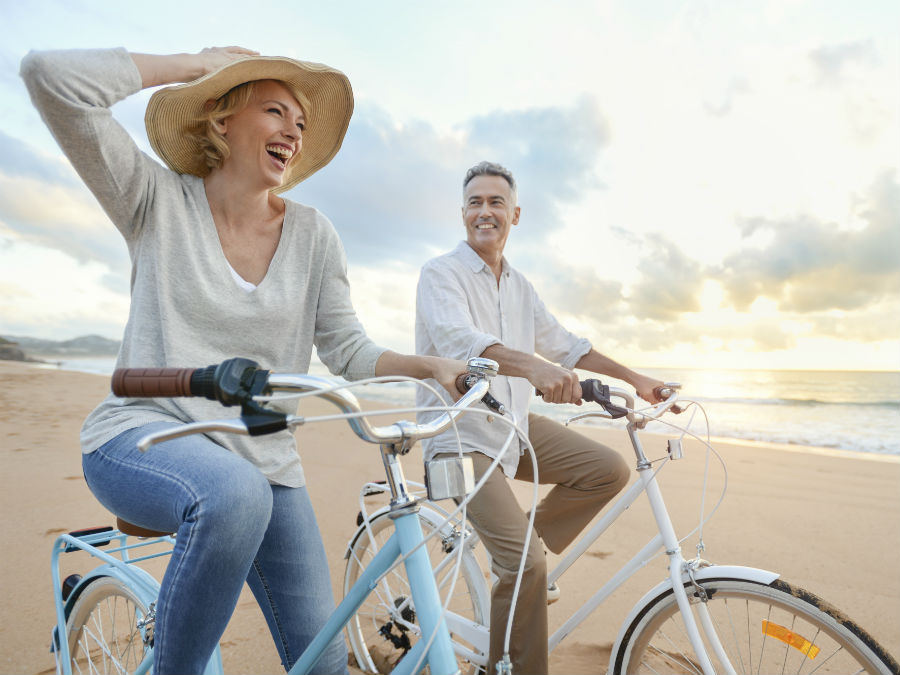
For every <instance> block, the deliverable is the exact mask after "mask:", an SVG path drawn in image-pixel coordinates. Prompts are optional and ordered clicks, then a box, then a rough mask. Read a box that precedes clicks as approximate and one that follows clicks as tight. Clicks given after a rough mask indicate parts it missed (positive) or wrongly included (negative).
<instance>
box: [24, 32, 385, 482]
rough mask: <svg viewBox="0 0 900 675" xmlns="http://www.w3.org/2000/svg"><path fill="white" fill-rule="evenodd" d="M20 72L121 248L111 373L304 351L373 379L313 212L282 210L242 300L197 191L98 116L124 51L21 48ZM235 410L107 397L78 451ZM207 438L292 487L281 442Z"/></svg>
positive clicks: (290, 459)
mask: <svg viewBox="0 0 900 675" xmlns="http://www.w3.org/2000/svg"><path fill="white" fill-rule="evenodd" d="M21 75H22V77H23V79H24V80H25V84H26V86H27V87H28V91H29V93H30V94H31V98H32V101H33V102H34V104H35V106H36V107H37V109H38V110H39V111H40V113H41V116H42V117H43V119H44V121H45V122H46V123H47V126H48V127H49V128H50V130H51V132H52V133H53V135H54V136H55V138H56V140H57V142H58V143H59V145H60V147H61V148H62V150H63V152H64V153H65V154H66V156H67V157H68V158H69V160H70V161H71V163H72V165H73V166H74V167H75V170H76V171H77V172H78V174H79V175H80V176H81V178H82V179H83V180H84V182H85V184H86V185H87V186H88V188H89V189H90V190H91V192H93V193H94V195H95V196H96V198H97V199H98V200H99V202H100V204H101V205H102V207H103V209H104V210H105V211H106V213H107V215H108V216H109V218H110V219H111V220H112V222H113V223H114V224H115V226H116V227H117V228H118V230H119V231H120V232H121V233H122V236H124V237H125V241H126V243H127V244H128V251H129V254H130V256H131V262H132V273H131V310H130V313H129V317H128V324H127V325H126V327H125V335H124V337H123V339H122V348H121V351H120V352H119V357H118V361H117V364H116V365H117V366H118V367H141V366H146V367H162V366H167V367H180V366H184V367H201V366H206V365H209V364H212V363H218V362H219V361H221V360H223V359H226V358H229V357H232V356H245V357H248V358H252V359H254V360H256V361H258V362H259V363H260V364H261V365H262V366H263V367H265V368H270V369H272V370H276V371H280V372H294V373H305V372H307V369H308V368H309V362H310V357H311V352H312V347H313V345H315V346H316V348H317V350H318V355H319V358H321V359H322V361H323V362H324V363H325V364H326V365H327V366H328V368H329V369H330V370H331V372H332V373H334V374H339V375H342V376H343V377H345V378H347V379H350V380H353V379H359V378H362V377H368V376H371V375H373V374H374V371H375V362H376V361H377V359H378V357H379V356H380V354H381V353H382V352H383V351H384V350H383V349H382V348H380V347H378V346H376V345H375V344H374V343H373V342H372V341H371V340H369V339H368V337H366V334H365V331H364V330H363V327H362V325H361V324H360V323H359V321H358V320H357V318H356V313H355V312H354V310H353V306H352V304H351V302H350V289H349V287H348V285H347V277H346V258H345V255H344V250H343V247H342V246H341V242H340V239H339V237H338V235H337V233H336V232H335V230H334V227H333V226H332V225H331V223H330V222H329V221H328V220H327V219H326V218H325V217H324V216H323V215H322V214H321V213H319V212H318V211H316V210H315V209H313V208H310V207H308V206H303V205H300V204H297V203H295V202H290V201H287V200H285V201H286V211H285V217H284V227H283V229H282V234H281V241H280V242H279V244H278V248H277V250H276V252H275V255H274V257H273V258H272V262H271V264H270V265H269V270H268V272H267V274H266V276H265V278H264V279H263V280H262V282H261V283H260V284H259V286H258V287H257V288H256V290H254V291H252V292H250V293H247V292H246V291H244V290H242V289H240V288H239V287H238V286H237V284H236V283H235V281H234V279H233V278H232V277H231V272H230V271H229V267H228V262H227V260H226V258H225V255H224V253H223V251H222V247H221V244H220V243H219V238H218V234H217V232H216V227H215V223H214V222H213V219H212V214H211V212H210V207H209V204H208V202H207V200H206V192H205V190H204V187H203V181H202V180H201V179H199V178H197V177H195V176H188V175H178V174H176V173H174V172H172V171H170V170H169V169H167V168H165V167H163V166H162V165H160V164H159V163H157V162H156V161H154V160H153V159H151V158H150V157H148V156H147V155H145V154H144V153H143V152H141V151H140V150H139V149H138V148H137V146H136V145H135V143H134V141H133V139H132V138H131V137H130V136H129V134H128V133H127V132H126V131H125V129H124V128H122V127H121V126H120V125H119V124H118V123H117V122H116V121H115V120H114V119H113V118H112V114H111V113H110V110H109V107H110V106H111V105H113V104H114V103H115V102H116V101H119V100H121V99H124V98H125V97H127V96H129V95H131V94H133V93H135V92H137V91H138V90H139V89H140V88H141V79H140V75H139V73H138V71H137V68H136V67H135V65H134V63H133V62H132V60H131V58H130V56H129V55H128V53H127V52H126V51H125V50H124V49H115V50H71V51H58V52H32V53H30V54H28V55H27V56H26V57H25V58H24V59H23V60H22V64H21ZM236 414H237V410H236V409H235V408H230V409H228V408H223V407H221V406H220V405H218V404H217V403H215V402H212V401H207V400H205V399H192V398H182V399H120V398H116V397H114V396H112V395H110V396H108V397H107V398H106V399H105V400H104V401H103V402H102V403H100V405H99V406H98V407H97V408H96V409H95V410H94V411H93V412H92V413H91V414H90V416H88V418H87V420H86V421H85V424H84V427H83V429H82V434H81V444H82V448H83V450H84V452H91V451H93V450H95V449H96V448H98V447H100V446H101V445H102V444H104V443H105V442H106V441H108V440H110V439H112V438H113V437H115V436H116V435H118V434H119V433H121V432H123V431H125V430H127V429H130V428H134V427H137V426H140V425H143V424H147V423H149V422H156V421H174V422H188V421H195V420H205V419H217V418H223V417H233V416H235V415H236ZM212 437H213V439H214V440H215V441H216V442H218V443H220V444H221V445H223V446H225V447H226V448H228V449H229V450H231V451H233V452H235V453H237V454H239V455H241V456H242V457H246V458H247V459H248V460H250V461H251V462H253V463H254V464H255V465H256V466H257V467H259V469H260V471H262V472H263V473H264V474H265V475H266V476H267V477H268V479H269V481H270V482H272V483H276V484H281V485H287V486H292V487H297V486H301V485H303V484H304V476H303V470H302V467H301V465H300V460H299V457H298V456H297V450H296V446H295V442H294V438H293V435H292V434H290V433H289V432H286V431H283V432H279V433H277V434H272V435H270V436H263V437H258V438H252V439H251V438H248V437H244V436H233V435H227V434H221V435H220V434H214V435H212ZM151 452H152V450H151Z"/></svg>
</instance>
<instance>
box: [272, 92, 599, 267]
mask: <svg viewBox="0 0 900 675" xmlns="http://www.w3.org/2000/svg"><path fill="white" fill-rule="evenodd" d="M607 139H608V131H607V127H606V123H605V122H604V121H603V117H602V115H601V114H600V112H599V111H598V110H597V108H596V106H595V105H594V104H593V103H592V102H591V101H590V100H589V99H582V100H580V101H578V102H577V103H575V104H574V105H572V106H571V107H547V108H532V109H527V110H521V111H503V112H493V113H488V114H485V115H481V116H479V117H477V118H474V119H472V120H470V121H468V122H466V123H464V124H462V125H460V126H459V127H458V128H457V129H455V130H453V131H452V132H447V133H443V132H440V131H438V130H437V129H435V128H434V127H433V126H431V125H430V124H428V123H427V122H424V121H417V122H414V123H407V124H402V125H401V124H397V123H396V122H395V121H394V120H393V119H392V118H391V116H390V115H389V114H388V113H387V112H386V111H385V110H384V109H382V108H379V107H378V106H375V105H373V104H367V105H362V106H360V109H358V110H357V113H356V116H355V117H354V120H353V122H352V123H351V125H350V129H349V131H348V134H347V137H346V139H345V141H344V146H343V148H342V149H341V151H340V153H339V154H338V155H337V157H336V158H335V159H334V160H333V161H332V163H331V164H330V165H329V166H328V167H327V168H326V169H324V170H323V171H321V172H319V173H318V174H316V175H315V176H313V177H312V178H310V179H309V180H307V181H306V182H304V183H302V184H301V185H300V186H298V187H297V188H295V189H294V190H292V191H291V194H290V195H289V196H291V197H292V198H295V199H298V200H299V201H302V202H304V203H308V204H312V205H313V206H316V207H317V208H319V209H320V210H322V211H323V212H324V213H325V214H326V215H327V216H328V217H329V218H330V219H331V220H332V222H333V223H334V224H335V227H336V228H337V230H338V232H340V233H341V236H342V238H343V240H344V244H345V246H346V248H347V254H348V257H349V258H350V260H351V262H357V263H360V264H366V265H370V264H375V263H377V262H378V261H379V260H384V259H385V258H387V259H392V260H399V261H401V262H404V263H408V264H415V265H421V264H422V263H423V262H424V261H425V260H427V259H428V258H429V257H432V256H433V255H435V254H436V253H439V252H443V251H446V250H448V249H450V248H452V247H453V245H454V244H455V242H456V241H458V240H459V239H461V238H462V237H463V236H464V231H463V228H462V223H461V220H460V211H459V209H460V204H461V193H462V178H463V175H464V174H465V171H466V169H468V168H469V167H470V166H472V165H474V164H476V163H477V162H479V161H481V160H482V159H491V160H493V161H497V162H500V163H501V164H504V165H505V166H507V167H508V168H510V170H512V171H513V173H514V174H515V175H516V179H517V181H518V183H519V186H520V187H519V200H520V203H522V204H524V205H525V208H527V210H528V217H529V221H530V222H533V223H535V227H534V228H532V229H530V230H528V231H523V232H521V233H519V234H521V235H522V236H521V237H520V239H521V240H522V243H527V242H528V241H533V242H534V243H535V245H537V243H538V242H540V241H543V240H544V238H545V237H546V236H548V235H549V234H550V233H551V232H552V231H553V230H554V229H556V228H558V227H560V226H561V225H562V218H561V217H560V209H561V206H562V205H564V204H566V203H570V202H572V201H577V200H578V199H579V198H580V197H581V196H582V195H583V194H584V192H585V191H586V190H588V189H591V188H592V187H594V186H596V184H597V182H596V178H595V177H594V174H593V171H594V166H595V165H596V162H597V159H598V154H599V152H600V150H601V148H602V147H603V145H604V144H605V143H606V142H607Z"/></svg>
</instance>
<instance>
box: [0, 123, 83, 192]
mask: <svg viewBox="0 0 900 675" xmlns="http://www.w3.org/2000/svg"><path fill="white" fill-rule="evenodd" d="M0 173H3V174H6V175H7V176H16V177H25V178H34V179H38V180H40V181H44V182H49V183H58V184H61V185H69V186H75V185H79V184H80V183H79V181H78V176H77V175H76V174H75V172H74V171H73V170H72V167H71V166H70V165H69V164H68V163H66V162H63V161H58V160H56V159H54V158H53V157H50V156H48V155H46V154H44V153H42V152H41V151H40V150H38V149H37V148H35V147H34V146H32V145H29V144H28V143H25V142H24V141H21V140H19V139H18V138H14V137H12V136H10V135H8V134H6V133H4V132H3V130H2V129H0Z"/></svg>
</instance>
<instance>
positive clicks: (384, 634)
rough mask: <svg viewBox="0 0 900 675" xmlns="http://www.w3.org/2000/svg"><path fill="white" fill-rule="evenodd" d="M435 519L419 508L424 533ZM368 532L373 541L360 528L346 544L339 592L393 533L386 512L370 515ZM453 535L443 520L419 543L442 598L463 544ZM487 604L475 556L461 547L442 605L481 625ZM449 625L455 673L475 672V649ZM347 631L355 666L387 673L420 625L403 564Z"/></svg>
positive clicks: (381, 584) (416, 635)
mask: <svg viewBox="0 0 900 675" xmlns="http://www.w3.org/2000/svg"><path fill="white" fill-rule="evenodd" d="M441 520H442V519H441V518H440V516H439V515H438V514H433V513H431V512H429V511H426V510H424V509H423V510H422V511H420V512H419V521H420V523H421V525H422V531H423V532H424V534H425V536H426V537H427V536H428V535H429V534H431V533H432V532H433V531H434V530H435V529H436V528H438V527H441ZM371 531H372V538H373V539H374V542H375V546H373V544H372V541H371V540H370V538H369V536H368V534H367V533H366V532H365V531H362V532H361V533H360V534H359V536H357V538H356V540H355V541H354V542H353V545H352V547H351V549H350V556H349V558H348V560H347V569H346V571H345V574H344V593H345V594H346V593H347V592H348V591H349V590H350V589H351V588H352V586H353V584H354V583H356V580H357V579H358V578H359V575H360V574H361V573H362V571H363V570H364V569H365V567H366V566H367V565H368V564H369V563H370V562H371V560H372V558H374V557H375V554H376V553H377V552H378V551H379V550H381V548H382V547H383V546H384V544H385V542H387V540H388V539H389V538H390V536H391V534H392V533H393V523H392V521H391V519H390V518H389V517H388V514H387V513H384V514H380V515H378V516H376V517H375V518H373V519H372V522H371ZM458 535H459V532H458V530H457V529H456V528H451V527H450V526H449V525H444V526H443V531H442V532H441V534H438V535H436V536H435V537H434V538H432V539H431V540H430V541H429V542H428V543H427V544H425V546H426V547H427V549H428V554H429V558H430V559H431V566H432V568H434V569H435V581H436V582H437V585H438V590H439V592H440V595H441V600H442V602H443V601H445V600H446V593H447V592H448V591H449V588H450V582H451V580H452V577H453V573H454V568H455V563H456V556H457V555H458V554H459V552H458V550H457V546H458V545H465V544H464V543H462V541H461V539H462V538H461V537H460V536H458ZM376 547H377V548H376ZM488 605H489V600H488V599H487V590H486V586H485V582H484V577H483V576H482V572H481V568H480V567H479V565H478V561H477V560H476V559H475V556H474V555H473V554H472V552H471V551H470V550H469V549H468V548H466V549H465V550H463V553H462V568H461V569H460V572H459V576H458V578H457V580H456V585H455V587H454V591H453V596H452V597H451V598H450V604H449V606H448V608H447V609H448V611H449V612H452V613H454V614H457V615H459V616H462V617H465V618H467V619H469V620H471V621H472V622H474V623H476V624H482V625H483V624H485V623H486V622H487V620H488V614H489V611H488ZM450 628H451V631H450V632H451V635H450V637H451V639H452V641H453V648H454V650H455V651H456V654H457V662H458V665H459V668H460V672H462V673H475V672H478V671H479V666H477V665H475V664H474V663H473V661H472V658H471V655H472V654H474V653H476V652H477V650H476V649H475V648H474V646H473V645H472V644H471V643H469V642H467V641H466V640H464V639H463V638H462V637H461V636H460V635H458V634H455V633H454V632H453V630H452V626H451V627H450ZM347 634H348V637H349V639H350V647H351V649H352V651H353V655H354V656H355V658H356V661H357V665H358V666H359V668H360V669H362V670H363V671H365V672H367V673H390V672H391V670H393V668H394V666H395V665H396V664H397V662H398V661H399V660H400V659H401V658H403V656H404V655H405V654H406V653H407V652H408V651H409V649H410V648H411V647H412V645H413V644H415V642H416V641H417V640H418V639H419V637H420V630H419V626H418V623H417V619H416V609H415V606H414V605H413V604H412V595H411V591H410V586H409V580H408V579H407V577H406V569H405V567H404V565H402V564H401V565H398V566H397V567H395V568H394V569H393V570H392V571H391V572H390V573H388V574H387V575H386V576H385V577H384V579H382V580H381V581H380V582H379V583H378V585H377V586H376V587H375V588H374V589H373V591H372V592H371V593H370V594H369V596H368V597H367V598H366V601H365V603H363V605H362V607H360V608H359V610H358V611H357V613H356V614H355V615H354V616H353V617H352V618H351V620H350V622H349V623H348V624H347ZM467 654H468V656H467Z"/></svg>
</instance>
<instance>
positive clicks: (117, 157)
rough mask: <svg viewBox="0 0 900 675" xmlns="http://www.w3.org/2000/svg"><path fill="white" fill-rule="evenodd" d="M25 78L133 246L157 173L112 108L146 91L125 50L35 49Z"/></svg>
mask: <svg viewBox="0 0 900 675" xmlns="http://www.w3.org/2000/svg"><path fill="white" fill-rule="evenodd" d="M20 74H21V76H22V79H23V80H24V81H25V86H26V88H27V89H28V93H29V94H30V96H31V100H32V102H33V103H34V105H35V107H36V108H37V109H38V111H39V112H40V114H41V117H42V118H43V120H44V122H45V123H46V124H47V126H48V127H49V129H50V132H51V133H52V134H53V136H54V138H55V139H56V141H57V143H59V146H60V148H62V151H63V153H65V155H66V157H67V158H68V159H69V161H70V162H71V163H72V166H73V167H74V168H75V171H77V172H78V175H79V176H80V177H81V179H82V180H83V181H84V183H85V184H86V185H87V187H88V189H90V191H91V192H92V193H93V194H94V196H95V197H96V198H97V200H98V201H99V202H100V205H101V206H102V207H103V210H104V211H105V212H106V214H107V215H108V216H109V218H110V219H111V220H112V221H113V223H114V224H115V225H116V227H117V228H118V229H119V231H120V232H122V234H123V235H124V236H125V238H126V240H131V239H132V238H133V237H134V236H135V234H136V232H135V230H136V228H138V227H139V223H140V219H139V218H138V215H139V213H140V211H141V208H142V205H143V204H144V203H145V202H146V200H147V195H148V192H149V190H150V184H151V174H152V173H153V171H154V167H155V169H158V170H162V167H161V166H160V165H159V164H157V163H156V162H154V161H153V160H151V159H150V158H149V157H147V156H146V155H145V154H144V153H143V152H141V151H140V149H139V148H138V147H137V145H136V144H135V142H134V140H133V139H132V138H131V136H130V135H129V134H128V132H127V131H126V130H125V129H124V128H123V127H122V126H121V125H120V124H119V123H118V122H117V121H116V120H114V119H113V116H112V113H111V111H110V107H111V106H112V105H113V104H114V103H116V102H117V101H120V100H122V99H124V98H126V97H128V96H129V95H131V94H134V93H135V92H137V91H139V90H140V89H141V77H140V73H139V72H138V70H137V67H136V66H135V65H134V62H133V61H132V60H131V57H130V56H129V54H128V52H127V51H125V50H124V49H121V48H120V49H102V50H100V49H98V50H80V49H79V50H75V49H73V50H64V51H46V52H35V51H32V52H30V53H29V54H27V55H26V56H25V58H24V59H22V63H21V70H20Z"/></svg>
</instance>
